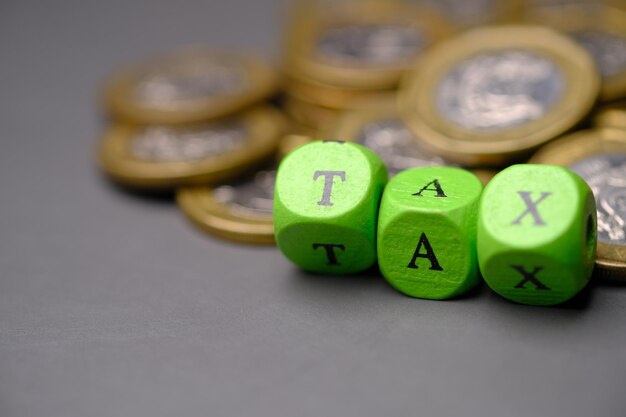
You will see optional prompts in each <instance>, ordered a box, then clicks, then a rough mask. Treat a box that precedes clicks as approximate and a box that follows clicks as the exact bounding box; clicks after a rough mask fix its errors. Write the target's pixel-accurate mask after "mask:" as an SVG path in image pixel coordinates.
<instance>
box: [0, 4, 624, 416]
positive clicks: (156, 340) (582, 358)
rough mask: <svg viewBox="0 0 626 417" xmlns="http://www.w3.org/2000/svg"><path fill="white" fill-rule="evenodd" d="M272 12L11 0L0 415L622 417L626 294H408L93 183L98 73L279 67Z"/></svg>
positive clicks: (0, 38)
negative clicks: (190, 66) (181, 52)
mask: <svg viewBox="0 0 626 417" xmlns="http://www.w3.org/2000/svg"><path fill="white" fill-rule="evenodd" d="M279 15H280V7H279V4H278V3H276V2H272V1H268V0H264V1H259V0H256V1H245V0H229V1H219V2H217V1H172V2H165V1H139V0H115V1H100V2H95V1H85V0H81V1H56V2H44V1H41V2H39V3H36V2H27V1H21V0H12V1H11V0H3V1H2V2H0V57H1V58H0V97H1V98H0V103H1V111H0V135H1V136H0V137H1V143H2V152H1V161H0V190H1V191H2V200H1V203H0V416H3V417H17V416H24V417H37V416H46V417H57V416H58V417H73V416H81V417H85V416H90V417H100V416H108V417H113V416H120V417H122V416H136V417H140V416H151V417H158V416H206V415H210V416H237V417H241V416H273V417H277V416H290V417H297V416H314V417H320V416H358V417H366V416H408V415H419V416H453V415H464V416H481V417H483V416H506V417H515V416H624V415H626V386H625V384H626V314H625V313H626V308H625V305H626V287H614V286H607V285H596V286H594V287H593V288H592V291H590V292H589V293H588V294H587V295H586V296H585V297H582V298H581V299H580V300H579V302H577V303H574V304H573V305H570V306H568V307H566V308H534V307H525V306H520V305H515V304H512V303H509V302H506V301H504V300H502V299H500V298H498V297H497V296H495V295H494V294H493V293H491V292H490V291H489V290H488V289H486V288H482V289H480V290H478V291H476V292H474V293H473V294H471V295H470V296H468V297H465V298H464V299H461V300H456V301H449V302H432V301H424V300H413V299H409V298H407V297H404V296H402V295H400V294H398V293H396V292H394V291H393V290H392V289H391V288H390V287H389V286H388V285H386V284H385V283H384V281H383V280H382V279H381V278H380V277H378V276H376V274H369V275H370V276H367V274H366V275H363V276H354V277H334V278H329V277H320V276H309V275H306V274H303V273H301V272H299V271H298V270H297V269H296V268H294V267H292V266H291V265H290V264H288V262H287V261H286V260H285V259H283V258H282V256H281V255H280V254H279V253H278V251H277V250H276V249H274V248H258V247H252V246H240V245H236V244H230V243H225V242H222V241H219V240H216V239H213V238H210V237H207V236H205V235H203V234H202V233H200V232H197V231H196V230H194V229H193V228H192V227H191V226H190V225H189V224H187V222H186V221H185V220H184V219H183V217H182V216H181V214H180V213H179V212H178V210H177V209H176V207H175V206H174V205H173V204H172V203H171V202H168V201H160V200H148V199H142V198H139V197H136V196H133V195H129V194H125V193H122V192H120V191H118V190H116V189H115V188H113V187H111V186H110V185H109V184H108V183H107V182H106V181H105V180H103V179H102V178H101V177H100V175H99V174H98V171H97V169H96V167H95V163H94V159H93V152H94V149H95V145H96V143H97V140H98V137H99V135H100V133H101V132H102V131H103V128H104V123H103V121H102V120H101V119H100V116H99V113H98V110H97V105H96V98H97V92H98V87H99V85H100V83H101V81H102V80H103V78H104V77H105V75H106V74H108V73H110V72H111V71H112V70H114V69H116V68H118V67H120V66H122V65H123V64H125V63H127V62H128V61H132V60H136V59H139V58H141V57H144V56H148V55H151V54H153V53H155V52H158V51H162V50H167V49H169V48H172V47H176V46H179V45H185V44H189V43H201V42H203V43H209V44H213V45H232V46H243V47H249V48H256V49H261V50H263V51H265V52H266V53H267V54H275V53H276V52H277V50H278V46H277V41H276V40H277V37H278V34H279V32H280V19H279Z"/></svg>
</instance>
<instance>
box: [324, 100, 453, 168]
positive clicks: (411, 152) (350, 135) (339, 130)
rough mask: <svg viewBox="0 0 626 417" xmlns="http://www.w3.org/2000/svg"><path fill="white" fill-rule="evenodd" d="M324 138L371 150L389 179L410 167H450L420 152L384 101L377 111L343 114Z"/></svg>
mask: <svg viewBox="0 0 626 417" xmlns="http://www.w3.org/2000/svg"><path fill="white" fill-rule="evenodd" d="M392 98H394V97H393V96H392ZM328 136H329V138H330V139H334V140H345V141H348V142H356V143H359V144H361V145H363V146H365V147H367V148H369V149H371V150H372V151H374V152H375V153H376V154H377V155H378V156H379V157H380V158H381V159H382V160H383V162H384V163H385V165H386V166H387V171H388V172H389V176H390V177H393V176H394V175H396V174H397V173H398V172H400V171H403V170H405V169H409V168H414V167H420V166H435V165H451V163H449V162H447V161H446V160H445V159H443V158H441V157H440V156H438V155H436V154H433V153H432V152H430V151H429V150H427V149H425V148H424V146H423V144H422V142H421V140H420V139H419V138H418V137H416V136H415V135H414V134H413V132H412V131H411V130H410V129H409V128H408V127H407V126H406V123H405V122H404V120H403V119H402V117H401V116H400V114H399V112H398V110H397V109H396V106H395V100H387V101H386V102H383V103H382V105H381V106H379V107H377V108H370V109H360V110H353V111H349V112H345V113H343V115H342V116H341V118H340V119H339V120H338V122H337V125H336V127H335V129H334V131H333V132H332V133H331V134H330V135H328Z"/></svg>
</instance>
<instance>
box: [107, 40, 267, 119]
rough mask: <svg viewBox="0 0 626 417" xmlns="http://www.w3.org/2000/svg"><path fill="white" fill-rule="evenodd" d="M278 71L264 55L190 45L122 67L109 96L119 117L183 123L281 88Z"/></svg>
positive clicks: (221, 113)
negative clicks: (279, 86) (187, 47)
mask: <svg viewBox="0 0 626 417" xmlns="http://www.w3.org/2000/svg"><path fill="white" fill-rule="evenodd" d="M276 86H277V76H276V73H275V71H274V70H273V68H272V67H271V66H270V65H269V63H268V62H266V61H265V60H264V59H261V58H260V57H257V56H255V55H249V54H245V53H235V52H220V51H210V50H209V51H207V50H204V49H193V48H192V49H184V50H181V51H177V52H174V53H172V54H169V55H165V56H162V57H159V58H155V59H153V60H150V61H147V62H145V63H143V64H139V65H136V66H134V67H131V68H128V69H126V70H123V71H120V72H119V73H118V74H116V75H114V76H113V77H112V79H111V80H110V81H109V83H108V85H107V87H106V89H105V91H104V102H105V106H106V108H107V110H108V111H109V113H110V114H111V115H112V116H113V117H114V118H116V119H119V120H122V121H126V122H132V123H152V124H177V123H194V122H201V121H206V120H209V119H213V118H216V117H221V116H225V115H229V114H232V113H235V112H237V111H239V110H242V109H244V108H245V107H247V106H249V105H251V104H254V103H256V102H259V101H261V100H263V99H265V98H267V97H268V96H270V95H271V94H273V93H274V92H275V90H276Z"/></svg>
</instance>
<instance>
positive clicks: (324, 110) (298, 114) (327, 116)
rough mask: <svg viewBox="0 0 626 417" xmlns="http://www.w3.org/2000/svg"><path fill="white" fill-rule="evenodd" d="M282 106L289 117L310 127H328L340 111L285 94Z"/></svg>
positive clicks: (319, 128)
mask: <svg viewBox="0 0 626 417" xmlns="http://www.w3.org/2000/svg"><path fill="white" fill-rule="evenodd" d="M283 108H284V110H285V112H286V113H287V115H289V117H291V118H293V119H294V120H295V121H296V122H298V123H300V124H303V125H305V126H307V127H309V128H311V129H318V130H325V129H328V127H329V126H331V125H332V124H333V123H335V121H336V120H337V117H338V116H339V114H340V113H341V111H340V110H337V109H331V108H328V107H323V106H319V105H317V104H313V103H309V102H306V101H303V100H301V99H299V98H297V97H294V96H292V95H289V94H286V95H285V97H284V98H283Z"/></svg>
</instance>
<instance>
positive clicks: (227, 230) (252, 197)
mask: <svg viewBox="0 0 626 417" xmlns="http://www.w3.org/2000/svg"><path fill="white" fill-rule="evenodd" d="M275 181H276V171H275V170H273V169H271V170H263V171H259V172H257V173H256V174H255V175H254V176H253V177H250V178H247V179H246V180H243V181H239V182H235V183H232V184H229V185H220V186H217V187H190V188H181V189H179V191H178V193H177V202H178V205H179V206H180V208H181V209H182V211H183V213H185V215H186V216H187V217H188V218H189V220H191V222H193V223H194V224H195V225H197V226H198V227H199V228H200V229H202V230H204V231H206V232H208V233H210V234H212V235H215V236H218V237H221V238H224V239H229V240H234V241H237V242H244V243H257V244H272V243H274V224H273V220H272V208H273V204H274V182H275Z"/></svg>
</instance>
